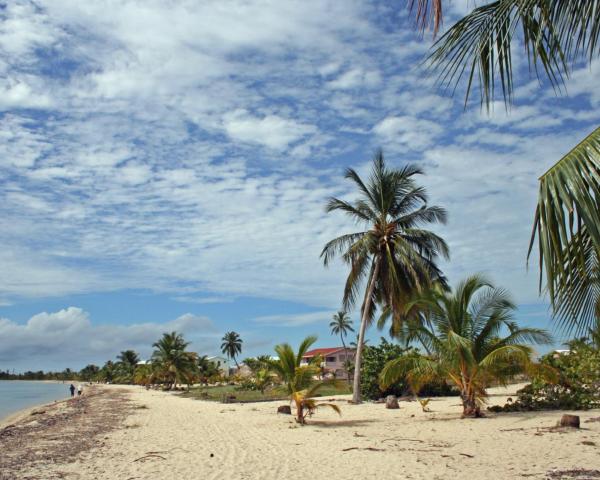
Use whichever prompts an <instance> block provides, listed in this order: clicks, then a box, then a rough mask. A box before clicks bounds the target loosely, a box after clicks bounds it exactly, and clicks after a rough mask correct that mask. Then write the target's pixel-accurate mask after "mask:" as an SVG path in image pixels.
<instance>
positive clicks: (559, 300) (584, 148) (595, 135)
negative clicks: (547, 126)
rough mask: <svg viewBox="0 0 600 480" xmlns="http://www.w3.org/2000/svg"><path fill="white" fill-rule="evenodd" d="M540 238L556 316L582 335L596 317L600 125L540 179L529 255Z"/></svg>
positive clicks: (543, 268) (599, 286)
mask: <svg viewBox="0 0 600 480" xmlns="http://www.w3.org/2000/svg"><path fill="white" fill-rule="evenodd" d="M536 237H537V246H538V250H539V259H540V289H541V288H542V282H543V273H544V271H545V273H546V288H547V290H548V294H549V296H550V300H551V302H552V307H553V310H554V313H555V315H556V316H557V317H558V319H559V320H560V322H561V323H562V325H563V326H564V327H566V328H567V329H568V330H573V329H575V330H577V331H578V332H583V331H584V330H585V329H586V328H587V327H590V326H592V324H593V323H594V322H595V321H596V318H597V317H598V313H600V312H598V310H597V306H599V305H600V304H599V298H600V292H599V289H600V283H599V276H598V273H599V271H598V252H600V127H599V128H597V129H596V130H594V131H593V132H592V133H591V134H590V135H588V136H587V137H586V138H585V139H584V140H583V141H582V142H581V143H580V144H579V145H577V146H576V147H575V148H574V149H573V150H571V151H570V152H569V153H567V154H566V155H565V156H564V157H563V158H562V159H561V160H560V161H559V162H558V163H557V164H556V165H554V166H553V167H552V168H551V169H550V170H548V171H547V172H546V173H545V174H544V175H543V176H542V177H541V178H540V190H539V197H538V205H537V208H536V212H535V221H534V230H533V233H532V236H531V242H530V245H529V255H531V252H532V249H533V247H534V244H535V239H536Z"/></svg>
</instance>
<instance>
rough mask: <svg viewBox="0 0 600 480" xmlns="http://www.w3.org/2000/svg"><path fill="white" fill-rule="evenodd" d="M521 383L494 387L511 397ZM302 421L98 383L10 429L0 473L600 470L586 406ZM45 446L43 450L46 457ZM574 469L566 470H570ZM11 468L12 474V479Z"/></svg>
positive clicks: (415, 406) (350, 413)
mask: <svg viewBox="0 0 600 480" xmlns="http://www.w3.org/2000/svg"><path fill="white" fill-rule="evenodd" d="M519 387H520V385H513V386H510V387H509V388H493V389H490V403H491V404H504V402H505V401H506V399H507V396H509V395H510V396H514V393H515V391H516V389H517V388H519ZM348 399H349V396H336V397H333V398H331V399H329V398H328V400H329V401H332V402H335V403H336V404H337V405H339V406H340V408H341V409H342V416H341V417H339V416H338V415H337V414H336V413H335V412H333V411H329V410H327V411H322V412H319V414H318V416H316V417H314V418H311V419H309V420H308V425H306V426H299V425H298V424H297V423H296V422H295V421H294V420H293V418H292V417H291V416H289V415H281V414H277V413H276V410H277V407H278V406H280V405H285V404H286V403H287V402H281V401H279V402H278V401H275V402H261V403H239V404H222V403H217V402H207V401H199V400H193V399H191V398H182V397H180V396H179V395H178V394H176V393H169V392H161V391H154V390H145V389H143V388H140V387H133V386H116V385H115V386H113V385H109V386H103V385H100V386H94V387H91V388H89V389H88V392H87V395H84V396H82V397H80V398H75V399H73V400H68V401H66V402H59V403H57V404H53V405H50V406H48V407H47V408H41V409H38V410H36V411H34V412H33V413H30V414H29V415H27V416H25V417H23V418H21V419H20V420H19V421H18V422H16V423H15V424H14V425H12V426H10V427H6V428H4V429H0V449H1V450H2V451H3V455H2V456H0V472H10V477H5V478H11V480H13V479H25V478H27V479H31V478H40V479H41V478H44V479H50V478H63V479H65V478H66V479H69V478H73V479H76V478H86V479H88V478H89V479H106V480H109V479H110V480H112V479H115V478H131V479H134V478H135V479H143V478H152V479H157V480H160V479H172V478H182V479H191V478H207V479H213V480H216V479H221V478H245V479H248V480H253V479H267V480H269V479H273V480H275V479H280V478H288V479H298V480H300V479H305V478H313V477H326V478H330V479H333V480H339V479H347V478H407V479H408V478H412V479H422V480H425V479H428V480H429V479H444V478H459V477H464V478H469V479H472V480H476V479H489V478H526V477H528V478H539V479H545V478H553V479H554V478H557V479H558V478H564V479H566V478H588V477H585V476H581V475H580V476H577V477H573V476H568V475H567V474H566V473H565V472H571V473H572V472H576V473H580V472H582V471H585V470H587V471H592V470H594V471H595V470H598V469H600V457H599V456H598V445H600V421H598V420H599V419H600V417H599V415H600V411H598V410H590V411H580V412H576V413H577V414H578V415H580V416H581V421H582V428H581V429H570V430H569V429H566V430H565V429H557V428H556V422H557V420H558V419H560V417H561V415H562V414H563V413H564V412H562V411H548V412H524V413H510V414H493V413H489V414H488V418H485V419H463V420H461V419H460V408H459V407H460V403H459V400H458V399H457V397H440V398H434V399H432V400H431V402H430V404H429V407H430V409H431V412H423V411H422V410H421V406H420V405H419V403H418V402H413V401H402V402H400V408H399V409H398V410H387V409H386V408H385V405H383V404H378V403H364V404H361V405H349V404H348V403H347V401H348ZM42 447H43V454H42V455H40V453H39V452H40V451H42V450H41V448H42ZM563 473H564V474H563ZM2 478H3V477H2V473H0V479H2Z"/></svg>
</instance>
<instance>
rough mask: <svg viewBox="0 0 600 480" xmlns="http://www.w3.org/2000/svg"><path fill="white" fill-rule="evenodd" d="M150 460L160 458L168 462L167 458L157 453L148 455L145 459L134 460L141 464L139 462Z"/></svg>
mask: <svg viewBox="0 0 600 480" xmlns="http://www.w3.org/2000/svg"><path fill="white" fill-rule="evenodd" d="M149 458H160V459H161V460H166V458H165V457H163V456H162V455H158V454H156V453H150V454H148V455H144V456H143V457H140V458H136V459H135V460H134V462H139V461H142V460H147V459H149Z"/></svg>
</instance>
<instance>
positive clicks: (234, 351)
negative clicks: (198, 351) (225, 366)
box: [221, 332, 243, 369]
mask: <svg viewBox="0 0 600 480" xmlns="http://www.w3.org/2000/svg"><path fill="white" fill-rule="evenodd" d="M221 340H222V342H223V343H221V352H223V353H224V354H225V355H227V358H232V359H233V361H234V362H235V366H236V367H237V368H238V369H239V368H240V366H239V365H238V362H237V360H236V357H237V356H238V355H239V354H240V353H242V343H243V340H242V339H241V338H240V335H239V334H238V333H237V332H227V333H226V334H225V335H223V338H222V339H221Z"/></svg>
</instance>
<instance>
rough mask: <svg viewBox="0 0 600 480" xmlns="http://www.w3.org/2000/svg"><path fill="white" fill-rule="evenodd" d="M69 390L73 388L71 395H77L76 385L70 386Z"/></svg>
mask: <svg viewBox="0 0 600 480" xmlns="http://www.w3.org/2000/svg"><path fill="white" fill-rule="evenodd" d="M69 390H71V396H72V397H74V396H75V385H73V384H71V386H70V387H69Z"/></svg>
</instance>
